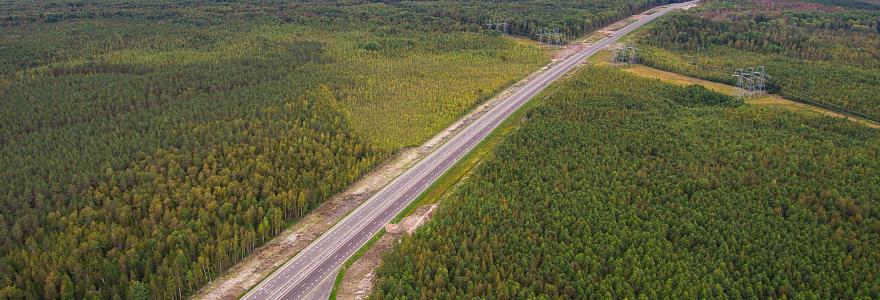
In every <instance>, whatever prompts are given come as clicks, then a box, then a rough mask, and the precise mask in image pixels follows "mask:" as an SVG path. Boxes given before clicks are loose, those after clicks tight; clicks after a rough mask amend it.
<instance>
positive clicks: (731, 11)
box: [638, 0, 880, 120]
mask: <svg viewBox="0 0 880 300" xmlns="http://www.w3.org/2000/svg"><path fill="white" fill-rule="evenodd" d="M816 2H827V3H826V4H816V3H810V2H802V1H793V0H785V1H752V0H712V1H706V3H705V4H704V5H703V6H702V7H700V8H696V9H693V10H691V11H688V12H685V13H680V14H675V15H672V16H670V17H669V18H665V19H663V20H660V21H659V22H658V23H657V24H655V25H653V26H651V29H650V30H647V31H645V32H643V33H642V34H641V35H640V36H639V38H638V40H639V41H640V42H641V43H642V44H643V47H641V48H642V49H643V50H644V51H643V53H642V57H643V61H644V62H645V63H646V64H648V65H651V66H655V67H658V68H661V69H666V70H670V71H674V72H680V73H685V74H688V75H691V76H696V77H701V78H706V79H710V80H715V81H720V82H727V83H732V82H733V81H735V80H736V78H734V77H733V76H732V74H733V71H734V70H735V69H738V68H748V67H755V66H758V65H763V66H766V68H767V70H768V72H769V73H770V75H771V76H773V77H772V78H771V84H772V86H771V88H772V91H774V92H779V93H781V94H782V95H784V96H788V97H790V98H793V99H796V100H800V101H803V102H808V103H812V104H816V105H821V106H824V107H826V108H830V109H834V110H838V111H841V112H847V113H851V114H856V115H860V116H863V117H865V118H870V119H874V120H880V101H878V99H877V95H878V94H880V71H878V68H880V8H878V7H874V6H870V5H867V6H860V5H845V4H847V3H848V2H844V3H840V5H845V6H843V7H841V6H835V5H834V3H833V2H836V1H816ZM852 2H856V1H852Z"/></svg>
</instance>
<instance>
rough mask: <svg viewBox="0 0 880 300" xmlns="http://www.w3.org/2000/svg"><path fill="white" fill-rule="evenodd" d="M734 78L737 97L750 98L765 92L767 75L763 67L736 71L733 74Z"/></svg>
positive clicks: (768, 76)
mask: <svg viewBox="0 0 880 300" xmlns="http://www.w3.org/2000/svg"><path fill="white" fill-rule="evenodd" d="M733 77H736V90H737V93H736V95H737V97H739V98H744V97H751V96H755V95H758V94H763V93H764V92H765V91H766V90H767V80H768V78H770V77H771V76H770V75H767V72H766V70H765V69H764V66H757V67H748V68H745V69H736V71H734V73H733Z"/></svg>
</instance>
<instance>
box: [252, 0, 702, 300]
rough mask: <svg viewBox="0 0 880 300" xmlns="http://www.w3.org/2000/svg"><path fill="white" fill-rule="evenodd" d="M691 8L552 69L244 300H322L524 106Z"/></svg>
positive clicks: (605, 42) (386, 189)
mask: <svg viewBox="0 0 880 300" xmlns="http://www.w3.org/2000/svg"><path fill="white" fill-rule="evenodd" d="M694 2H696V1H692V2H686V3H681V4H674V5H670V6H668V7H667V8H665V9H663V10H661V11H659V12H656V13H654V14H651V15H649V16H647V17H645V18H643V19H641V20H638V21H636V22H634V23H631V24H629V25H627V26H625V27H623V28H621V29H619V30H617V31H616V32H615V33H613V34H611V35H609V36H606V37H605V38H603V39H602V40H599V41H598V42H596V43H594V44H592V45H590V46H588V47H585V48H584V49H583V50H581V51H580V52H578V53H577V54H575V55H572V56H571V57H569V58H567V59H566V60H564V61H562V62H560V63H558V64H555V65H553V66H552V67H551V68H550V69H549V70H548V71H546V72H544V73H543V74H541V75H540V76H538V77H536V78H535V79H534V80H532V81H530V82H528V83H527V84H525V85H523V86H522V87H520V88H519V90H517V91H516V92H514V93H513V94H512V95H510V96H509V97H508V98H507V99H505V100H503V101H501V102H499V104H498V105H496V106H495V107H493V108H492V109H491V110H489V111H488V112H487V113H485V114H483V115H482V116H481V117H480V118H479V119H477V120H476V121H474V122H473V123H471V124H470V125H468V126H467V127H465V128H464V129H463V130H462V131H460V132H459V133H458V134H456V135H455V136H453V137H452V138H451V139H449V141H447V142H446V143H445V144H443V145H442V146H440V148H438V149H437V150H435V151H434V152H432V153H431V154H429V155H428V156H427V157H425V158H424V159H422V160H421V161H419V162H418V163H417V164H416V165H414V166H413V167H412V168H410V169H409V170H407V171H406V172H404V173H403V174H402V175H400V176H398V177H397V178H396V179H395V180H394V181H392V182H391V183H389V184H388V185H386V186H385V187H384V188H383V189H382V190H380V191H379V192H378V193H376V194H375V195H373V197H371V198H370V199H368V200H367V201H366V202H364V204H363V205H361V206H360V207H358V208H357V209H355V210H354V211H353V212H352V213H351V214H349V215H348V216H346V217H345V218H344V219H343V220H342V221H340V222H339V223H337V224H336V226H334V227H333V228H331V229H330V230H328V231H327V232H326V233H324V235H322V236H321V237H320V238H318V239H317V240H315V241H314V242H312V244H310V245H309V246H308V247H306V248H305V249H303V251H301V252H300V253H299V254H297V255H296V256H295V257H294V258H293V259H291V260H290V261H288V262H287V263H285V264H284V265H283V266H281V267H280V268H278V270H276V271H275V272H274V273H272V275H270V276H269V277H267V278H266V279H265V280H263V281H262V282H261V283H260V284H259V285H257V286H256V287H254V288H253V289H251V290H250V291H249V292H248V293H247V294H246V295H245V296H244V297H243V299H249V300H258V299H307V298H309V299H311V298H316V297H326V295H327V293H326V292H327V291H325V289H327V287H328V284H327V282H328V281H331V282H332V280H333V278H330V277H335V274H336V270H337V269H338V268H339V267H340V266H341V265H342V263H343V262H345V260H347V259H348V258H349V257H350V256H351V255H352V254H354V252H355V251H357V249H358V248H360V247H361V246H362V245H364V243H366V242H367V240H369V239H370V238H371V237H372V236H373V235H374V234H376V233H377V232H378V231H379V230H380V229H382V228H383V227H384V226H385V224H387V223H388V222H389V221H390V220H391V219H392V218H394V216H396V215H397V214H398V213H399V212H400V211H402V210H403V209H404V208H405V207H406V206H407V205H408V204H409V203H410V202H412V201H413V200H414V199H415V198H416V197H418V196H419V194H421V193H422V192H423V191H425V190H426V189H427V188H428V186H430V185H431V183H433V182H434V181H435V180H437V178H438V177H440V175H442V174H443V173H444V172H446V170H448V169H449V168H450V167H451V166H452V165H453V164H455V163H456V162H457V161H458V160H459V159H461V158H462V156H464V155H465V154H467V153H468V152H469V151H470V150H471V149H473V148H474V146H476V145H477V144H478V143H479V142H480V141H482V140H483V138H485V137H486V136H487V135H488V134H489V133H490V132H492V130H493V129H495V127H497V126H498V125H499V124H501V122H503V121H504V119H506V118H507V117H508V116H510V114H512V113H513V112H514V111H516V110H517V109H518V108H519V107H521V106H522V105H523V104H525V103H526V101H528V100H529V99H531V98H532V97H534V96H535V95H536V94H538V93H539V92H540V91H541V90H543V89H544V88H546V87H547V86H548V85H550V83H552V82H553V81H554V80H556V79H558V78H559V77H561V76H562V75H564V74H565V73H566V72H568V71H570V70H571V69H573V68H574V67H576V66H577V65H578V63H580V62H581V61H583V60H584V59H586V58H587V57H590V56H592V55H593V54H595V53H596V52H598V51H599V50H601V49H602V48H604V47H605V46H608V45H609V44H611V43H613V42H614V41H616V40H617V39H618V38H620V37H622V36H624V35H626V34H627V33H629V32H631V31H633V30H634V29H636V28H638V27H640V26H642V25H644V24H645V23H648V22H650V21H651V20H654V19H656V18H657V17H660V16H662V15H664V14H666V13H668V12H670V11H672V10H674V9H677V8H680V7H681V6H683V5H687V4H690V3H694ZM322 283H323V284H322ZM329 286H330V287H332V285H329ZM319 287H320V288H319Z"/></svg>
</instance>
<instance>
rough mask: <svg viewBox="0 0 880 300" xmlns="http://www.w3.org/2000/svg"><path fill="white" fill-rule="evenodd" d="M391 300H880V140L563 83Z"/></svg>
mask: <svg viewBox="0 0 880 300" xmlns="http://www.w3.org/2000/svg"><path fill="white" fill-rule="evenodd" d="M544 95H545V96H544V97H543V98H541V99H542V100H540V101H542V102H541V103H540V104H539V105H538V106H537V107H536V108H534V109H532V110H530V111H528V112H527V113H526V120H525V121H524V122H523V125H522V126H521V127H520V128H519V129H517V130H516V131H514V132H513V133H511V134H510V135H509V136H508V137H507V138H506V139H505V140H504V141H502V142H501V143H500V144H499V145H498V146H496V147H495V150H494V151H493V153H492V154H491V155H490V157H489V158H487V159H486V160H485V161H484V162H483V163H482V164H481V165H480V166H479V167H477V169H476V170H475V171H474V174H472V175H470V176H469V177H468V178H467V179H465V180H464V181H463V182H462V183H461V185H460V187H459V188H457V189H456V190H455V191H454V193H453V194H452V196H451V197H450V198H448V199H446V200H443V203H442V204H441V206H440V209H439V211H438V212H437V214H436V215H435V216H434V217H433V219H432V221H431V222H430V223H428V224H427V225H425V227H423V228H422V229H420V230H418V231H416V232H415V234H414V235H412V236H409V237H406V238H404V239H403V240H402V242H401V243H400V244H399V245H397V246H396V248H395V250H393V251H392V252H390V253H389V254H387V255H386V257H385V258H384V261H383V264H382V266H381V267H380V269H379V271H378V277H379V279H378V283H377V287H376V288H375V289H374V291H373V294H372V298H374V299H415V298H420V299H469V298H486V299H531V298H536V299H557V298H568V299H585V298H586V299H635V298H638V299H657V298H671V299H693V298H734V299H740V298H745V299H770V298H796V299H838V298H843V299H852V298H863V299H870V298H877V297H878V296H880V277H878V275H880V274H878V268H877V266H878V265H880V253H878V252H877V249H878V248H880V206H878V200H880V199H878V195H880V160H878V159H877V158H878V157H880V142H878V141H880V133H878V131H877V130H875V129H871V128H868V127H864V126H862V125H859V124H857V123H854V122H849V121H846V120H843V119H835V118H831V117H825V116H819V115H818V114H805V113H802V112H801V113H798V112H791V111H789V110H786V109H784V108H781V107H766V106H765V107H762V106H751V105H744V104H743V103H742V101H741V100H738V99H736V98H732V97H729V96H725V95H722V94H718V93H715V92H711V91H709V90H706V89H704V88H702V87H697V86H690V87H677V86H671V85H667V84H664V83H660V82H659V81H655V80H650V79H643V78H639V77H635V76H634V75H630V74H627V73H624V72H622V71H619V70H615V69H610V68H597V67H588V68H586V69H583V70H582V71H580V73H579V74H576V75H574V76H573V77H572V78H571V79H568V80H566V81H564V82H560V83H557V86H556V88H551V89H550V91H548V92H546V93H545V94H544Z"/></svg>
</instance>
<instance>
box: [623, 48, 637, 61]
mask: <svg viewBox="0 0 880 300" xmlns="http://www.w3.org/2000/svg"><path fill="white" fill-rule="evenodd" d="M626 49H627V50H629V51H628V52H629V63H630V64H635V63H637V62H639V57H638V51H639V48H636V46H633V45H627V46H626Z"/></svg>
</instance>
